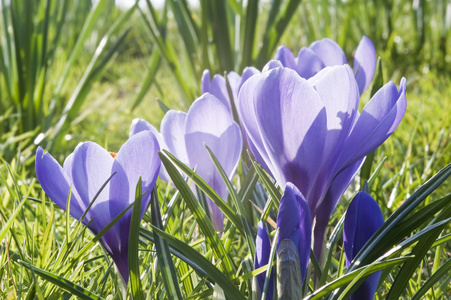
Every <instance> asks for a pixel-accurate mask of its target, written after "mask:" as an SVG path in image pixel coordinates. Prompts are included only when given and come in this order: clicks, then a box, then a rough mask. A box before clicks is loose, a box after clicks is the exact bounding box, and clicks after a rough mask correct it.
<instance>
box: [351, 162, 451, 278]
mask: <svg viewBox="0 0 451 300" xmlns="http://www.w3.org/2000/svg"><path fill="white" fill-rule="evenodd" d="M450 175H451V165H448V166H446V167H445V168H443V169H442V170H441V171H440V172H438V173H437V174H436V175H435V176H434V177H432V178H431V179H430V180H428V181H427V182H426V183H425V184H424V185H422V186H421V187H420V188H419V189H418V190H417V191H416V192H415V193H413V194H412V196H410V198H409V199H407V200H406V201H405V202H404V203H403V204H402V205H401V206H400V207H399V208H398V209H397V210H396V211H395V212H394V213H393V214H392V215H391V216H390V218H388V220H387V221H386V222H385V223H384V224H383V225H382V226H381V227H380V228H379V229H378V230H377V231H376V233H375V234H374V235H373V236H372V237H371V238H370V239H369V240H368V242H367V243H366V244H365V246H363V248H362V249H361V250H360V252H359V253H358V254H357V256H356V257H355V258H354V262H353V263H351V265H350V266H349V270H350V271H352V270H354V269H355V268H356V267H357V265H356V264H355V262H359V263H360V264H366V263H368V262H371V261H372V260H373V259H375V258H377V257H378V256H380V255H381V254H382V253H381V251H383V249H382V248H381V245H382V244H387V247H388V245H389V244H391V245H393V244H394V243H393V242H392V241H387V240H386V239H385V238H386V236H387V235H388V234H389V233H390V232H391V231H392V230H396V229H395V228H396V226H397V225H398V224H399V223H400V222H401V221H402V220H403V219H405V218H406V216H407V215H408V214H409V213H410V212H411V211H412V210H413V209H415V207H417V206H418V205H419V204H420V203H421V202H422V201H424V199H426V197H427V196H429V195H430V194H431V193H432V192H433V191H434V190H435V189H436V188H437V187H438V186H440V185H441V184H442V183H443V182H444V181H445V180H446V179H447V178H448V177H449V176H450Z"/></svg>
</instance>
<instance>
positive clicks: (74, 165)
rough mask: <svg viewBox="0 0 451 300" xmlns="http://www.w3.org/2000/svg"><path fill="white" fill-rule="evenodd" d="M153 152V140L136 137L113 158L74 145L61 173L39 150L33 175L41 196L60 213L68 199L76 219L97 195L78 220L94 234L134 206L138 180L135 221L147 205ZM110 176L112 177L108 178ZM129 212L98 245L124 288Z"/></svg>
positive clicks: (154, 171) (154, 168)
mask: <svg viewBox="0 0 451 300" xmlns="http://www.w3.org/2000/svg"><path fill="white" fill-rule="evenodd" d="M158 151H159V146H158V143H157V140H156V139H155V137H154V135H153V134H151V133H150V132H142V133H140V134H137V135H135V136H133V137H131V138H130V139H129V140H128V141H127V142H126V143H125V144H124V145H123V146H122V147H121V149H120V150H119V152H118V153H117V155H116V154H114V153H111V152H108V151H107V150H105V149H104V148H102V147H101V146H99V145H98V144H96V143H93V142H85V143H81V144H79V145H78V146H77V147H76V148H75V150H74V152H73V153H72V154H70V155H69V156H68V157H67V158H66V160H65V161H64V165H63V167H61V165H60V164H59V163H58V162H57V161H56V160H55V159H54V158H53V157H52V156H51V155H50V153H45V154H44V150H43V149H42V148H41V147H39V148H38V150H37V152H36V175H37V177H38V180H39V183H40V184H41V186H42V189H43V190H44V191H45V193H46V194H47V196H48V197H49V198H50V199H52V201H53V202H54V203H55V204H56V205H58V206H59V207H60V208H62V209H63V210H66V209H67V208H66V203H67V198H68V196H69V193H70V194H71V201H70V214H71V216H72V217H74V218H75V219H80V218H81V217H82V215H83V213H84V212H85V211H86V209H87V207H88V206H89V204H90V203H91V201H92V200H93V199H94V197H95V195H96V194H97V193H98V192H99V190H100V189H101V187H102V185H103V184H105V182H106V181H107V180H108V178H110V177H111V176H112V178H111V180H110V182H109V183H108V184H106V186H105V188H104V189H103V190H102V191H101V192H100V194H99V195H98V197H97V198H96V200H95V202H94V204H93V205H92V207H91V208H90V210H89V211H88V212H87V214H86V217H85V218H84V219H83V220H82V222H83V224H85V225H86V224H88V223H89V225H88V228H89V229H90V230H91V231H92V232H93V233H94V234H98V233H99V232H100V231H101V230H102V229H104V228H105V227H106V226H107V225H108V224H109V223H111V221H112V220H113V219H114V218H115V217H116V216H117V215H119V214H120V213H121V212H122V211H123V210H124V209H126V208H127V207H128V206H129V205H130V204H131V203H133V202H134V201H135V191H136V185H137V183H138V180H139V178H140V177H141V179H142V191H143V193H145V195H144V196H143V198H142V204H141V205H142V211H141V218H142V217H143V215H144V212H145V209H146V208H147V206H148V204H149V201H150V191H151V190H152V189H153V188H154V186H155V181H156V180H157V176H158V171H159V167H160V158H159V156H158V154H157V152H158ZM113 174H114V175H113ZM131 215H132V211H130V210H129V211H127V212H126V213H125V215H123V216H122V218H121V219H119V220H118V221H117V222H116V223H115V224H114V225H113V226H112V227H111V228H110V230H108V231H107V232H106V233H105V234H104V235H103V236H102V238H101V240H100V242H101V244H102V245H103V247H104V248H105V250H106V251H107V252H108V254H109V255H110V256H111V258H112V259H113V261H114V263H115V264H116V266H117V269H118V270H119V273H120V274H121V276H122V278H123V279H124V281H125V282H128V276H129V266H128V236H129V230H130V221H131Z"/></svg>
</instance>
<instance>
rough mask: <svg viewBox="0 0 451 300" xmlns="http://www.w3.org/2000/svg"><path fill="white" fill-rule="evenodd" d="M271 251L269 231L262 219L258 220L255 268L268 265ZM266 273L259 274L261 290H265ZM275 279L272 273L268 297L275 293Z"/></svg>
mask: <svg viewBox="0 0 451 300" xmlns="http://www.w3.org/2000/svg"><path fill="white" fill-rule="evenodd" d="M270 252H271V241H270V240H269V236H268V232H267V231H266V228H265V225H264V224H263V222H262V221H260V222H258V229H257V238H256V239H255V260H254V266H255V269H258V268H261V267H263V266H264V265H267V264H268V262H269V254H270ZM266 273H267V272H264V273H261V274H259V275H257V282H258V284H259V286H260V290H261V291H263V287H264V285H265V278H266ZM273 285H274V284H273V280H272V273H271V278H270V279H269V286H268V290H267V293H266V294H267V295H268V297H270V298H268V297H267V299H272V295H273Z"/></svg>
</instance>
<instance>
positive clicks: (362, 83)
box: [354, 36, 376, 94]
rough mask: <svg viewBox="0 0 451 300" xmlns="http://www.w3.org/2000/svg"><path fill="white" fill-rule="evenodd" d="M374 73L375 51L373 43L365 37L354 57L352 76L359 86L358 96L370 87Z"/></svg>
mask: <svg viewBox="0 0 451 300" xmlns="http://www.w3.org/2000/svg"><path fill="white" fill-rule="evenodd" d="M375 71H376V49H375V48H374V44H373V42H372V41H371V40H370V39H369V38H367V37H366V36H363V37H362V39H361V40H360V43H359V46H358V47H357V50H356V52H355V56H354V74H355V79H356V80H357V84H358V85H359V92H360V94H363V92H364V91H365V90H366V89H367V88H368V86H369V85H370V83H371V80H373V76H374V72H375Z"/></svg>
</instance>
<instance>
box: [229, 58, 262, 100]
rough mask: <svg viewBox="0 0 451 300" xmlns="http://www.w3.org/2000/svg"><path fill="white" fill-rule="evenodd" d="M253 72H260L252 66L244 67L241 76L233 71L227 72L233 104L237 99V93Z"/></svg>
mask: <svg viewBox="0 0 451 300" xmlns="http://www.w3.org/2000/svg"><path fill="white" fill-rule="evenodd" d="M255 74H260V71H259V70H257V69H256V68H254V67H246V68H245V69H244V70H243V74H241V76H240V75H238V74H237V73H235V72H230V73H229V74H227V80H228V81H229V84H230V89H231V90H232V95H233V102H234V103H235V106H236V103H237V101H238V94H239V92H240V89H241V87H242V86H243V84H244V83H245V82H246V80H248V79H249V78H250V77H251V76H253V75H255Z"/></svg>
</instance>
